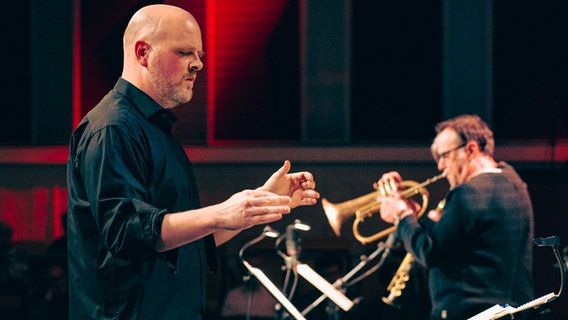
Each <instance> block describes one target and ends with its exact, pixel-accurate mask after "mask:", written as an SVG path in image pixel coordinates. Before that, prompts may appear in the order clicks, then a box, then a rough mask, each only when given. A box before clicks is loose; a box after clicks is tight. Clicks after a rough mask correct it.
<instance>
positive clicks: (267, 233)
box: [239, 226, 306, 320]
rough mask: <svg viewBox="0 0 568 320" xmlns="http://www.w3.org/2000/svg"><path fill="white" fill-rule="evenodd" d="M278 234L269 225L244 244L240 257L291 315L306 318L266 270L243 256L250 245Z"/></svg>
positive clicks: (304, 319)
mask: <svg viewBox="0 0 568 320" xmlns="http://www.w3.org/2000/svg"><path fill="white" fill-rule="evenodd" d="M278 235H279V233H278V232H277V231H275V230H274V229H272V228H270V227H269V226H266V227H265V228H264V230H263V232H262V234H261V235H260V236H258V237H256V238H254V239H252V240H250V241H249V242H247V243H245V244H244V245H243V247H242V248H241V250H240V251H239V258H240V260H241V262H242V263H243V265H244V266H245V267H246V268H247V270H248V272H249V273H250V274H251V275H252V276H254V277H255V278H256V279H257V280H258V281H259V282H260V284H262V285H263V286H264V287H265V288H266V289H267V290H268V292H270V294H271V295H272V296H273V297H274V298H275V299H276V300H277V301H278V302H279V303H280V305H281V306H283V307H284V308H285V309H286V310H287V311H288V312H289V313H290V315H291V316H293V317H294V319H297V320H306V318H304V316H303V315H302V314H301V313H300V311H298V309H296V307H294V305H293V304H292V302H290V300H288V299H287V298H286V296H284V294H283V293H282V292H281V291H280V290H278V288H277V287H276V285H274V283H273V282H272V281H270V279H269V278H268V277H267V276H266V275H265V274H264V272H262V270H260V269H258V268H255V267H253V266H252V265H250V263H248V262H247V261H246V260H245V259H244V258H243V255H244V251H245V250H246V249H247V248H249V247H250V246H252V245H254V244H256V243H259V242H260V241H262V240H263V239H264V238H266V237H271V238H275V237H278Z"/></svg>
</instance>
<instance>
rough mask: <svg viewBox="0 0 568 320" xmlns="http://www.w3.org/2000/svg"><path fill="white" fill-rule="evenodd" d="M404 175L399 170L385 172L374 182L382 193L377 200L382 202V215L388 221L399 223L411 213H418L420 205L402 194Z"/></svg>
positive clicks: (374, 185)
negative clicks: (401, 184)
mask: <svg viewBox="0 0 568 320" xmlns="http://www.w3.org/2000/svg"><path fill="white" fill-rule="evenodd" d="M401 182H402V177H401V176H400V174H399V173H398V172H395V171H392V172H389V173H385V174H384V175H383V176H382V177H381V179H380V180H379V181H377V182H376V183H374V184H373V187H374V188H375V190H377V191H379V193H380V194H381V195H380V196H378V197H377V201H378V202H380V203H381V208H380V215H381V219H383V220H384V221H385V222H387V223H393V224H395V225H397V224H398V221H400V220H401V219H404V218H405V217H407V216H409V215H413V214H416V212H418V211H419V210H420V205H419V204H418V203H417V202H416V201H415V200H413V199H411V198H403V197H402V196H401V195H400V191H401V186H400V183H401Z"/></svg>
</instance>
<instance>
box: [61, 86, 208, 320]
mask: <svg viewBox="0 0 568 320" xmlns="http://www.w3.org/2000/svg"><path fill="white" fill-rule="evenodd" d="M175 120H176V117H175V116H174V115H173V114H172V113H171V111H169V110H166V109H163V108H162V107H161V106H159V105H158V104H157V103H155V102H154V101H153V100H152V99H151V98H150V97H149V96H148V95H146V94H145V93H143V92H142V91H140V90H139V89H138V88H136V87H135V86H133V85H132V84H130V83H128V82H127V81H125V80H124V79H122V78H120V79H119V80H118V82H117V83H116V85H115V87H114V89H113V90H111V91H110V92H109V93H108V94H107V95H106V96H105V97H104V98H103V99H102V100H101V102H100V103H99V104H98V105H97V106H96V107H95V108H94V109H93V110H91V111H90V112H89V113H88V114H87V115H86V116H85V118H84V119H83V120H82V121H81V123H80V124H79V126H78V127H77V129H76V130H75V132H74V133H73V135H72V137H71V141H70V150H69V161H68V168H67V180H68V189H69V218H68V239H69V240H68V241H69V276H70V317H71V318H72V319H118V318H120V319H127V318H128V319H192V320H193V319H201V318H202V317H203V314H204V306H205V297H206V296H205V287H206V277H207V274H206V258H205V257H206V248H207V250H209V249H214V244H213V239H212V236H209V237H206V238H205V239H201V240H199V241H195V242H193V243H189V244H187V245H185V246H182V247H180V248H178V249H176V250H172V251H170V252H166V253H157V252H156V251H155V250H154V245H155V243H156V241H157V240H158V238H159V236H160V229H161V223H162V219H163V216H164V215H165V214H166V213H174V212H180V211H185V210H189V209H194V208H198V207H199V206H200V203H199V196H198V191H197V186H196V183H195V179H194V175H193V169H192V166H191V163H190V161H189V160H188V158H187V156H186V154H185V152H184V150H183V148H182V147H181V145H180V144H179V143H178V141H177V140H176V139H175V138H174V137H173V136H172V135H171V133H170V131H171V126H172V124H173V123H174V122H175ZM211 252H212V251H209V253H211ZM211 257H212V255H211Z"/></svg>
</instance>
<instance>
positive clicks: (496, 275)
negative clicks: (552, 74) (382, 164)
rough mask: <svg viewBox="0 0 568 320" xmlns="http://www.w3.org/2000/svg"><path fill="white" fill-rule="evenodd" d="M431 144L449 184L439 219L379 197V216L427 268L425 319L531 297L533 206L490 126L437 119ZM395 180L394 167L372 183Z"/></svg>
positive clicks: (460, 315)
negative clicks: (499, 157) (499, 154)
mask: <svg viewBox="0 0 568 320" xmlns="http://www.w3.org/2000/svg"><path fill="white" fill-rule="evenodd" d="M436 132H437V135H436V137H435V139H434V142H433V143H432V146H431V151H432V155H433V156H434V160H435V161H436V162H437V164H438V170H440V171H442V172H444V173H445V174H446V178H447V179H448V182H449V184H450V188H451V189H450V191H449V192H448V194H447V195H446V198H445V207H444V209H443V214H442V215H441V216H439V219H434V220H436V221H434V220H432V217H433V216H431V215H429V217H428V218H425V217H424V218H421V219H420V220H418V218H417V217H416V215H415V213H416V211H417V210H416V207H417V204H416V203H413V201H412V200H411V199H403V198H401V197H400V196H397V195H395V196H392V197H384V198H381V199H380V201H381V218H382V219H383V220H385V221H386V222H389V223H395V224H397V225H398V227H397V236H398V238H399V240H400V241H401V242H402V243H403V244H404V248H405V249H406V250H407V251H408V252H409V253H411V254H412V256H413V258H414V259H415V260H416V261H417V262H418V263H420V264H421V265H423V266H425V267H426V268H428V273H429V292H430V298H431V301H432V310H431V315H430V319H460V320H463V319H467V318H469V317H471V316H474V315H476V314H478V313H479V312H481V311H483V310H486V309H488V308H490V307H492V306H494V305H495V304H506V303H508V304H510V305H512V306H518V305H520V304H523V303H525V302H528V301H530V300H532V299H533V280H532V239H533V233H534V231H533V228H534V227H533V209H532V204H531V200H530V196H529V193H528V191H527V186H526V184H525V183H524V182H523V181H522V180H521V178H520V177H519V175H518V174H517V173H516V172H515V170H514V169H513V167H511V166H510V165H509V164H507V163H505V162H497V161H495V160H494V158H493V150H494V147H495V143H494V139H493V132H492V131H491V129H490V128H489V127H488V126H487V124H486V123H485V122H483V121H482V120H481V119H480V118H479V117H478V116H475V115H461V116H458V117H455V118H453V119H449V120H446V121H444V122H441V123H439V124H438V125H437V126H436ZM391 180H394V181H395V182H401V181H402V178H401V176H400V174H399V173H397V172H389V173H386V174H384V175H383V176H382V177H381V179H380V180H379V181H378V184H382V183H389V181H391Z"/></svg>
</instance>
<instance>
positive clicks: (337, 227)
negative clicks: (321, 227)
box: [321, 198, 343, 237]
mask: <svg viewBox="0 0 568 320" xmlns="http://www.w3.org/2000/svg"><path fill="white" fill-rule="evenodd" d="M321 204H322V206H323V210H324V212H325V215H326V216H327V222H328V223H329V225H330V226H331V229H332V230H333V233H335V235H336V236H338V237H339V236H340V235H341V225H342V224H343V219H342V218H341V217H339V215H338V212H337V209H336V208H335V206H334V205H333V204H332V203H331V202H329V201H327V199H326V198H323V199H321Z"/></svg>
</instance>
